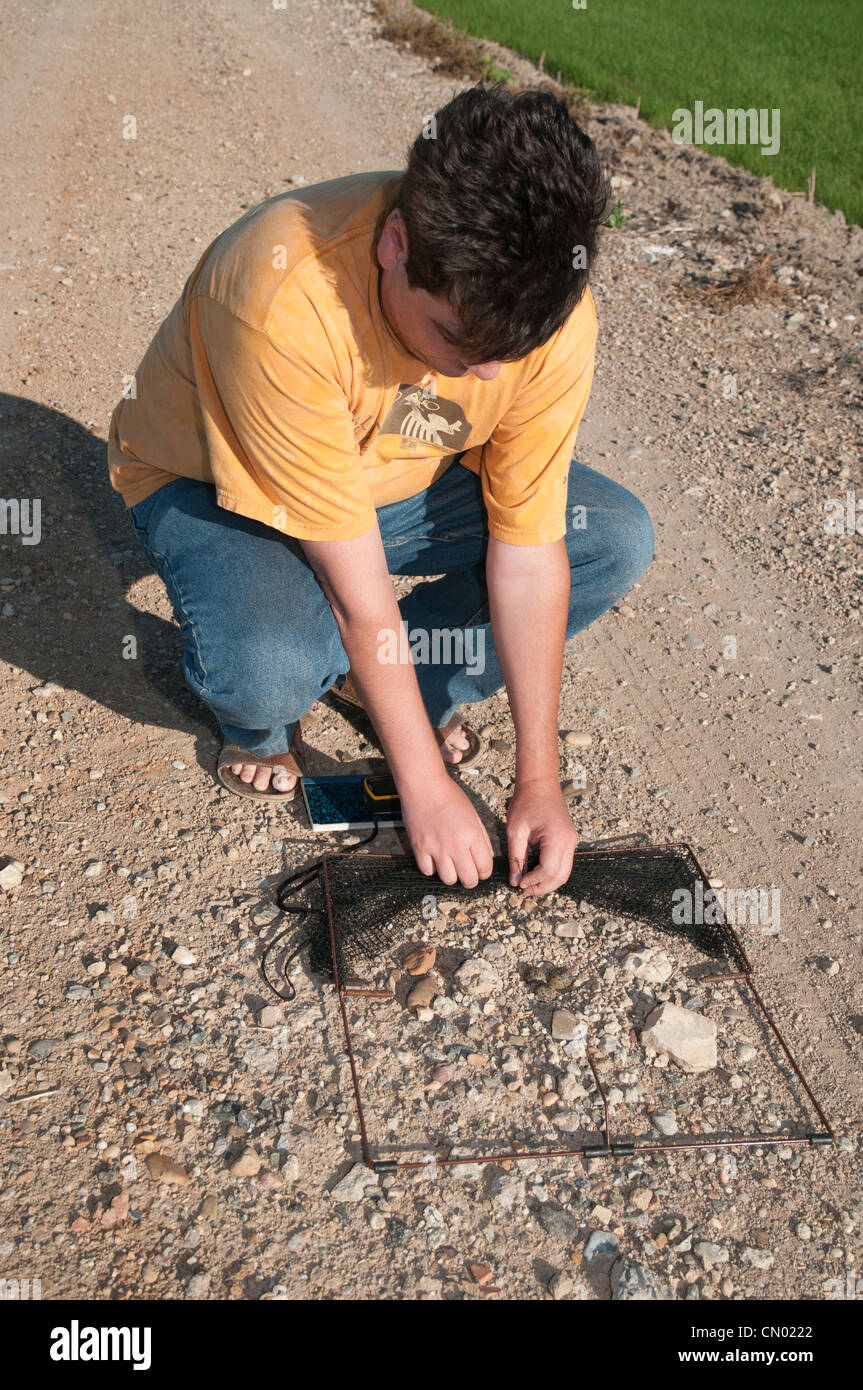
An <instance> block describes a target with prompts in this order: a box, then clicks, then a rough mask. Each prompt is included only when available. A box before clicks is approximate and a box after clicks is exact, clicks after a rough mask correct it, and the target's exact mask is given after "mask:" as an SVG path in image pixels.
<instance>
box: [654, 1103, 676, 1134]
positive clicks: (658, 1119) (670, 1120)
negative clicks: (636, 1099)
mask: <svg viewBox="0 0 863 1390" xmlns="http://www.w3.org/2000/svg"><path fill="white" fill-rule="evenodd" d="M650 1120H651V1123H652V1124H653V1126H654V1128H655V1129H658V1130H659V1133H660V1134H664V1135H665V1136H666V1138H669V1139H670V1138H671V1137H672V1136H673V1135H675V1134H676V1133H677V1116H676V1115H675V1113H674V1111H673V1110H654V1112H653V1114H652V1115H651V1117H650Z"/></svg>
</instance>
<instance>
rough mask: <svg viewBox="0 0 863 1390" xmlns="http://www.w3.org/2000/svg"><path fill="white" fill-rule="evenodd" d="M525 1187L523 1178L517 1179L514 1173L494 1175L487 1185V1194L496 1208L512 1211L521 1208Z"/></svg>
mask: <svg viewBox="0 0 863 1390" xmlns="http://www.w3.org/2000/svg"><path fill="white" fill-rule="evenodd" d="M525 1187H526V1185H525V1181H524V1178H520V1177H518V1176H517V1175H516V1174H515V1173H495V1174H494V1176H493V1177H492V1180H491V1182H490V1183H489V1189H488V1192H489V1196H490V1197H491V1199H492V1201H494V1202H497V1204H498V1206H501V1207H503V1208H504V1209H505V1210H506V1211H512V1208H513V1207H515V1206H521V1204H522V1203H523V1202H524V1194H525Z"/></svg>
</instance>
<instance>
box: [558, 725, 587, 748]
mask: <svg viewBox="0 0 863 1390" xmlns="http://www.w3.org/2000/svg"><path fill="white" fill-rule="evenodd" d="M563 741H564V743H565V744H566V746H567V748H589V747H590V745H591V744H592V743H593V738H592V736H591V735H590V734H583V733H579V732H578V730H576V729H570V731H569V733H567V734H564V738H563Z"/></svg>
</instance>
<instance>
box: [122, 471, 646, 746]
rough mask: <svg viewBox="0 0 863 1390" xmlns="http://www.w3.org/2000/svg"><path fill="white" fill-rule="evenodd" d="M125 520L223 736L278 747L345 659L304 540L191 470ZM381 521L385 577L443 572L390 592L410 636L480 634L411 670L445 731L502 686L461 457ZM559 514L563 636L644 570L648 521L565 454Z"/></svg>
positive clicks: (474, 491)
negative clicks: (234, 503) (397, 593)
mask: <svg viewBox="0 0 863 1390" xmlns="http://www.w3.org/2000/svg"><path fill="white" fill-rule="evenodd" d="M576 509H577V510H576ZM129 514H130V517H131V521H132V524H133V526H134V528H135V531H136V532H137V535H138V539H139V541H140V543H141V546H142V547H143V550H144V553H145V555H146V556H147V558H148V560H149V561H150V563H151V564H152V566H153V568H154V569H155V571H156V573H157V574H158V575H159V576H160V577H161V579H162V580H163V582H164V584H165V587H166V588H167V591H168V596H169V598H170V600H171V603H172V605H173V608H174V613H175V616H176V618H177V621H178V623H179V624H180V627H181V629H182V632H183V636H184V637H185V641H186V650H185V657H184V663H183V665H184V670H185V675H186V679H187V681H188V682H189V684H190V685H191V686H192V689H193V690H195V691H196V693H197V694H198V695H199V696H200V698H201V699H202V700H203V701H204V702H205V703H206V704H207V705H209V707H210V709H211V710H212V711H213V713H214V714H215V716H216V718H217V719H218V721H219V724H220V725H221V727H222V730H223V732H224V735H225V740H226V742H228V743H235V744H238V745H239V747H240V748H245V749H248V751H249V752H250V753H259V754H261V755H262V756H264V755H267V754H271V753H283V752H285V751H286V750H287V748H288V745H289V744H290V741H291V735H292V734H293V731H294V725H295V723H296V721H297V720H298V719H299V718H300V717H301V716H302V715H303V714H305V713H306V711H307V710H309V709H310V708H311V706H312V705H313V704H314V703H315V701H316V700H317V699H318V698H319V697H320V696H321V695H324V694H325V693H326V692H327V690H328V689H329V688H330V686H331V685H332V684H333V683H334V682H336V681H338V682H339V684H341V682H342V679H343V677H344V675H345V674H346V673H347V671H348V668H349V665H350V663H349V661H348V657H347V654H346V653H345V650H344V647H343V646H342V641H341V637H340V635H339V629H338V627H337V625H336V621H335V618H334V617H333V613H332V610H331V608H330V605H329V603H328V601H327V599H326V597H325V595H324V592H323V590H322V589H321V587H320V585H319V583H318V581H317V579H316V578H315V576H314V574H313V572H312V570H311V568H310V567H309V564H308V562H307V560H306V559H305V557H304V555H303V551H302V547H301V546H300V544H299V542H298V541H296V540H293V539H291V538H290V537H287V536H283V535H281V534H280V533H279V532H278V531H274V530H273V529H272V528H271V527H269V526H265V525H264V524H263V523H261V522H258V521H250V520H249V519H248V518H246V517H243V516H238V515H236V514H235V513H234V512H229V511H225V510H224V509H223V508H221V507H219V506H218V504H217V502H216V493H215V488H213V487H212V486H211V485H210V484H208V483H200V482H195V481H193V480H192V479H186V478H179V479H177V480H176V481H175V482H172V483H166V484H165V485H164V486H163V487H161V488H159V489H158V490H157V491H156V492H154V493H152V494H151V495H150V496H149V497H146V498H145V499H144V501H143V502H140V503H139V504H138V506H137V507H132V508H131V509H130V513H129ZM377 518H378V524H379V526H380V532H381V536H382V538H383V545H384V552H385V554H386V558H387V564H388V566H389V571H390V574H405V575H439V576H441V577H440V578H437V579H433V580H426V581H425V582H424V583H421V584H418V585H415V587H414V588H413V590H412V592H411V593H410V594H409V595H407V597H405V598H403V599H402V600H401V601H400V603H399V607H400V609H401V614H402V619H403V620H404V622H405V623H406V624H407V629H408V634H410V633H412V632H413V631H414V630H415V629H423V630H425V631H434V630H439V631H440V630H444V629H470V628H477V629H478V630H477V631H476V632H473V633H466V634H465V635H464V638H463V648H464V650H463V653H462V655H464V657H465V660H463V661H453V660H449V661H438V662H434V661H428V660H427V661H426V662H424V663H423V664H418V665H416V675H417V680H418V682H419V687H420V691H421V693H422V696H423V700H424V702H425V707H426V710H427V713H428V715H429V718H430V720H431V722H432V724H433V725H436V726H441V725H444V724H446V723H447V722H448V721H449V719H451V718H452V716H453V715H454V714H455V712H456V710H457V709H458V707H459V706H460V705H462V704H472V703H474V702H476V701H478V700H486V699H488V697H489V696H490V695H493V694H494V692H495V691H496V690H500V689H501V687H502V686H503V685H504V680H503V675H502V673H501V669H500V665H499V662H498V659H497V655H496V653H495V650H494V642H493V639H492V635H491V624H490V622H489V618H488V606H487V605H488V589H487V587H486V583H485V573H484V569H485V566H484V557H485V551H486V547H487V545H488V526H487V515H486V510H485V506H484V504H483V500H482V491H481V487H480V481H479V478H478V477H477V476H476V474H474V473H472V472H471V471H470V470H469V469H467V468H465V467H464V466H463V465H462V464H461V463H459V462H458V461H456V462H454V463H453V464H452V465H451V466H450V467H449V468H448V469H447V471H446V472H445V473H444V474H443V475H442V476H441V477H440V478H438V479H437V481H436V482H434V483H433V484H432V486H431V487H430V488H428V489H427V490H426V491H425V492H421V493H418V494H417V495H416V496H415V497H408V498H407V499H406V500H405V501H403V502H393V503H391V504H390V505H389V506H385V507H379V508H378V509H377ZM567 518H568V522H569V521H572V520H574V521H575V522H576V523H577V524H576V525H575V526H572V527H569V526H568V529H567V535H566V545H567V550H568V553H569V560H570V565H571V567H572V592H571V597H570V604H569V620H568V623H567V629H566V635H567V637H572V636H573V635H574V634H575V633H576V632H580V631H581V629H582V628H585V627H587V626H588V624H589V623H592V622H594V621H595V620H596V619H597V618H598V617H599V616H600V615H601V614H602V613H605V612H606V610H607V609H609V608H610V607H611V606H612V604H614V603H617V601H618V600H619V599H620V598H622V597H623V595H624V594H625V593H626V591H627V589H629V588H630V587H631V585H632V584H634V583H635V581H636V580H637V579H638V578H639V576H640V575H642V574H643V573H644V571H645V570H646V568H647V566H648V565H649V564H650V562H651V560H652V558H653V528H652V526H651V524H650V518H649V516H648V514H647V512H646V510H645V508H644V507H643V505H642V504H641V502H639V501H638V499H637V498H636V497H634V496H633V495H632V493H630V492H627V490H626V489H625V488H623V487H621V486H620V485H619V484H618V483H615V482H612V481H611V479H610V478H605V477H603V475H602V474H601V473H597V472H596V471H595V470H594V469H592V468H587V467H585V465H584V464H580V463H576V462H575V461H573V463H572V465H571V469H570V476H569V498H568V507H567ZM439 650H440V648H439ZM479 651H482V652H483V653H484V661H483V662H478V661H477V660H476V653H477V652H479ZM448 654H449V656H450V657H452V656H453V655H456V656H457V655H458V650H457V649H455V650H453V648H450V649H449V653H448Z"/></svg>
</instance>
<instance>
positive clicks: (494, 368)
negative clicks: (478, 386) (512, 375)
mask: <svg viewBox="0 0 863 1390" xmlns="http://www.w3.org/2000/svg"><path fill="white" fill-rule="evenodd" d="M502 366H503V363H502V362H480V363H479V364H478V365H477V366H476V367H468V371H469V372H473V374H474V376H475V377H477V378H478V379H479V380H480V381H494V379H495V377H496V376H497V374H498V372H499V371H500V369H501V367H502Z"/></svg>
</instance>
